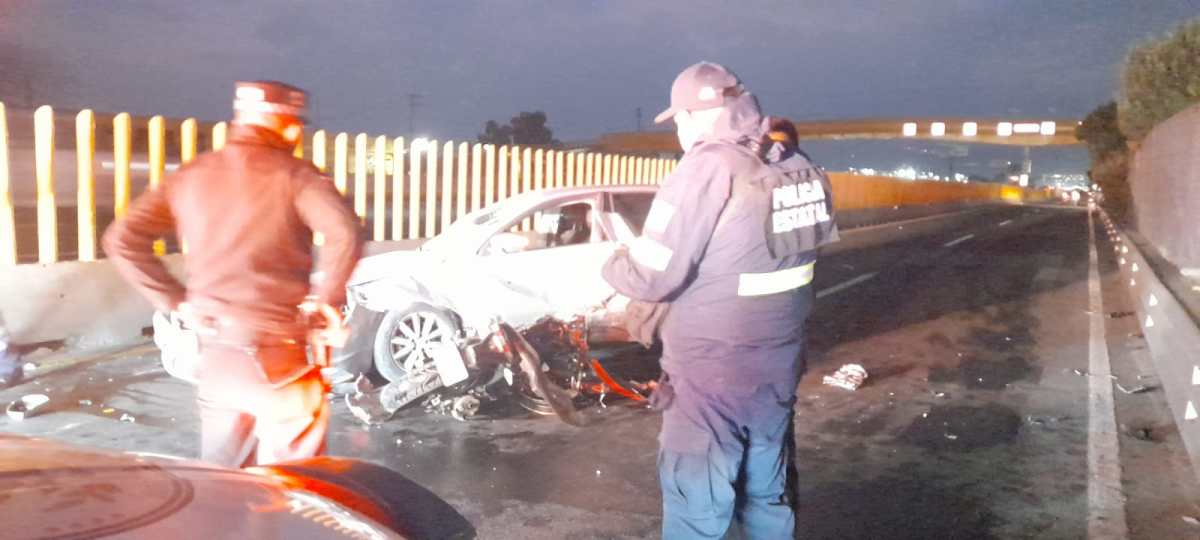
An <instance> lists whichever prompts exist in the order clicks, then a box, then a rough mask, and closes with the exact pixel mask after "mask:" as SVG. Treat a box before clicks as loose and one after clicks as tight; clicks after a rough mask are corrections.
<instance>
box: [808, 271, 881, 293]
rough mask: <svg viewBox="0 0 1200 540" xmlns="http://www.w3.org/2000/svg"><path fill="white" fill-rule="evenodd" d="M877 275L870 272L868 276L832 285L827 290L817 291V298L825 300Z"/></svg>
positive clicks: (864, 275) (877, 273)
mask: <svg viewBox="0 0 1200 540" xmlns="http://www.w3.org/2000/svg"><path fill="white" fill-rule="evenodd" d="M877 275H879V272H871V273H870V274H863V275H861V276H858V277H856V278H854V279H852V280H850V281H847V282H844V283H839V284H837V285H834V286H832V287H830V288H828V289H825V290H822V291H817V298H825V297H826V296H829V295H831V294H837V293H839V292H841V291H844V290H846V289H849V288H850V287H853V286H855V285H858V284H859V283H862V282H864V281H867V280H869V279H871V278H873V277H875V276H877Z"/></svg>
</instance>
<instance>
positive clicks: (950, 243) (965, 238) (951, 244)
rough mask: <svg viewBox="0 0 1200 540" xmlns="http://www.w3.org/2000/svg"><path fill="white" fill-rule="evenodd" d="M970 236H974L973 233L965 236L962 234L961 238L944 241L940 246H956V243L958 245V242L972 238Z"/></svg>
mask: <svg viewBox="0 0 1200 540" xmlns="http://www.w3.org/2000/svg"><path fill="white" fill-rule="evenodd" d="M972 238H975V235H973V234H968V235H966V236H964V237H962V238H959V239H957V240H951V241H949V242H946V243H945V244H942V247H954V246H957V245H959V244H961V243H963V242H966V241H967V240H970V239H972Z"/></svg>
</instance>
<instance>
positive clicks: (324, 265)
mask: <svg viewBox="0 0 1200 540" xmlns="http://www.w3.org/2000/svg"><path fill="white" fill-rule="evenodd" d="M294 204H295V206H296V212H297V213H299V214H300V219H302V220H303V221H304V223H305V224H306V225H308V227H309V228H310V229H312V230H313V231H314V232H318V233H320V234H321V236H322V237H323V238H324V244H322V245H321V250H320V255H319V259H318V260H317V271H318V272H319V273H320V276H321V279H320V282H319V283H318V284H317V285H316V286H315V289H314V290H313V294H315V295H316V296H317V299H318V300H320V301H321V302H324V303H326V304H329V305H331V306H340V305H342V304H344V303H345V302H346V280H348V279H350V274H351V272H353V271H354V265H355V264H357V263H358V259H359V256H360V255H361V252H362V240H361V238H360V236H359V234H360V232H359V226H358V218H356V217H355V216H354V213H353V212H351V211H350V208H349V206H347V204H346V201H345V200H344V199H343V198H342V196H341V194H339V193H338V191H337V189H335V188H334V186H333V182H331V181H330V180H329V179H328V178H326V177H325V176H322V175H321V174H319V173H317V172H316V171H315V170H314V171H312V174H311V176H310V177H308V178H306V179H305V180H304V181H303V182H302V183H301V185H300V189H299V191H298V192H297V193H296V198H295V201H294Z"/></svg>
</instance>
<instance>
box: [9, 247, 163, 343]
mask: <svg viewBox="0 0 1200 540" xmlns="http://www.w3.org/2000/svg"><path fill="white" fill-rule="evenodd" d="M164 260H165V262H166V264H167V267H168V268H170V269H171V271H172V272H174V273H175V274H176V275H182V271H183V258H182V256H181V255H167V256H166V257H165V258H164ZM0 313H3V315H4V321H5V323H6V324H7V325H8V330H9V332H10V333H11V334H12V340H13V342H14V343H17V344H32V343H42V342H65V345H66V346H67V347H69V348H73V349H76V348H78V349H86V348H97V347H107V346H112V345H121V344H125V343H131V342H134V341H136V340H138V339H140V337H141V335H142V329H143V328H145V327H148V326H150V316H151V314H153V309H152V308H151V307H150V304H149V302H147V301H146V300H144V299H143V298H142V297H141V296H140V295H138V294H137V293H135V292H134V290H133V289H132V288H131V287H130V286H129V285H128V284H127V283H125V281H124V280H123V279H121V276H120V275H118V274H117V270H116V267H115V266H114V265H113V264H112V263H110V262H108V261H95V262H78V261H71V262H60V263H54V264H23V265H18V266H12V267H7V268H0Z"/></svg>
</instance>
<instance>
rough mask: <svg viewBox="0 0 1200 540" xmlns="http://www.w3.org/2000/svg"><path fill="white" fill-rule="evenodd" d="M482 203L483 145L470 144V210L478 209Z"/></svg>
mask: <svg viewBox="0 0 1200 540" xmlns="http://www.w3.org/2000/svg"><path fill="white" fill-rule="evenodd" d="M482 203H483V145H482V144H479V143H475V144H474V145H473V146H471V211H472V212H474V211H476V210H479V208H480V207H481V206H482Z"/></svg>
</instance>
